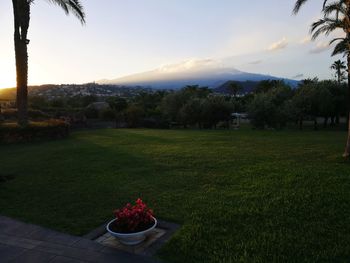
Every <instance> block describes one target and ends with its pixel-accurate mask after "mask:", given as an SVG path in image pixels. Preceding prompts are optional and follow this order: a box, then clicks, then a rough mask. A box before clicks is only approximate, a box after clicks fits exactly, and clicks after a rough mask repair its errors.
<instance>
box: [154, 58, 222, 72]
mask: <svg viewBox="0 0 350 263" xmlns="http://www.w3.org/2000/svg"><path fill="white" fill-rule="evenodd" d="M219 64H220V63H219V61H217V60H213V59H200V60H197V59H189V60H185V61H182V62H180V63H177V64H172V65H164V66H162V67H160V68H159V69H158V71H160V72H162V73H173V72H182V71H188V70H199V69H204V68H213V67H218V66H220V65H219Z"/></svg>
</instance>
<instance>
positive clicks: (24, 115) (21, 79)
mask: <svg viewBox="0 0 350 263" xmlns="http://www.w3.org/2000/svg"><path fill="white" fill-rule="evenodd" d="M12 3H13V13H14V27H15V28H14V29H15V30H14V31H15V32H14V42H15V55H16V74H17V97H16V105H17V111H18V124H19V125H20V126H26V125H27V124H28V49H27V44H28V40H27V32H28V27H29V15H30V9H29V8H30V5H29V3H28V2H27V0H12Z"/></svg>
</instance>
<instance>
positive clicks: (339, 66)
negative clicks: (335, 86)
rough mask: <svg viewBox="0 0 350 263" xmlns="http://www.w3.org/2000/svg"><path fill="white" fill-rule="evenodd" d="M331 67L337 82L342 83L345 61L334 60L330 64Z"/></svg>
mask: <svg viewBox="0 0 350 263" xmlns="http://www.w3.org/2000/svg"><path fill="white" fill-rule="evenodd" d="M331 69H333V70H335V77H336V78H337V80H338V83H339V84H340V83H342V81H343V80H344V79H345V69H346V66H345V62H344V61H341V60H340V59H338V60H336V61H334V63H333V64H332V66H331Z"/></svg>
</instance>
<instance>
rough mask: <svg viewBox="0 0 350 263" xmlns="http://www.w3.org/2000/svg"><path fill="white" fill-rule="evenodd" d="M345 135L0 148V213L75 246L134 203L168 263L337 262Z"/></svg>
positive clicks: (163, 136) (168, 134)
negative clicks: (0, 178) (170, 226)
mask: <svg viewBox="0 0 350 263" xmlns="http://www.w3.org/2000/svg"><path fill="white" fill-rule="evenodd" d="M345 137H346V134H345V133H344V132H312V131H307V132H299V131H281V132H276V131H253V130H242V131H186V130H179V131H167V130H165V131H164V130H98V131H82V132H75V133H73V135H72V136H71V138H70V139H67V140H63V141H54V142H42V143H35V144H24V145H11V146H3V145H2V146H0V174H2V175H13V176H15V177H14V179H13V180H10V181H7V182H6V183H0V214H3V215H8V216H13V217H16V218H19V219H22V220H25V221H27V222H34V223H37V224H41V225H44V226H48V227H51V228H54V229H57V230H61V231H65V232H69V233H72V234H78V235H82V234H84V233H86V232H89V231H90V230H91V229H93V228H95V227H97V226H99V225H100V224H102V223H103V222H106V221H107V220H108V219H110V218H111V217H112V210H113V209H114V208H117V207H119V206H121V205H123V204H124V203H126V202H129V201H133V200H135V199H136V198H138V197H141V198H143V199H144V201H145V202H146V203H148V204H149V206H151V207H153V208H154V210H155V213H156V215H157V217H159V218H161V219H166V220H170V221H174V222H178V223H180V224H181V225H182V227H181V229H180V230H179V231H178V232H177V234H176V235H175V236H174V237H173V238H172V239H171V241H170V242H169V243H168V244H167V245H166V246H165V247H164V248H163V249H162V250H161V251H160V252H159V256H160V257H161V258H163V259H165V260H167V261H169V262H179V263H182V262H198V263H199V262H285V261H288V262H321V261H322V262H346V261H348V260H349V259H350V163H348V162H345V161H343V160H342V158H341V153H342V151H343V148H344V144H345Z"/></svg>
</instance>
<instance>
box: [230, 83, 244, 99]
mask: <svg viewBox="0 0 350 263" xmlns="http://www.w3.org/2000/svg"><path fill="white" fill-rule="evenodd" d="M227 90H228V91H229V93H230V94H232V95H233V97H234V98H236V97H237V95H238V93H239V92H241V91H242V87H241V86H240V85H239V83H237V82H235V81H230V82H229V83H228V86H227Z"/></svg>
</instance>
